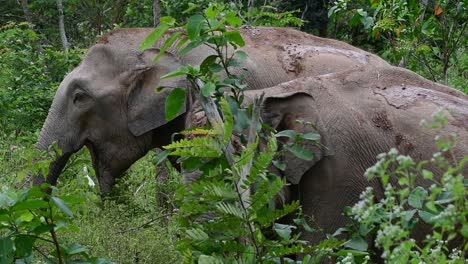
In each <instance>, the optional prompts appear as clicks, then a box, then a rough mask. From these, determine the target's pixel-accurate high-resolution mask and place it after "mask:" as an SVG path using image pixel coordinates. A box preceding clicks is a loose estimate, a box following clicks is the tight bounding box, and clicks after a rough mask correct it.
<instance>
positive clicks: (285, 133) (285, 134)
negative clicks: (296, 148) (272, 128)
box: [275, 130, 297, 139]
mask: <svg viewBox="0 0 468 264" xmlns="http://www.w3.org/2000/svg"><path fill="white" fill-rule="evenodd" d="M296 135H297V134H296V132H295V131H294V130H283V131H280V132H278V133H276V134H275V137H287V138H291V139H295V138H296Z"/></svg>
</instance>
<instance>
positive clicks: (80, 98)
mask: <svg viewBox="0 0 468 264" xmlns="http://www.w3.org/2000/svg"><path fill="white" fill-rule="evenodd" d="M86 97H87V95H86V94H85V93H84V92H77V93H75V95H74V96H73V103H74V104H76V103H80V102H83V101H84V99H86Z"/></svg>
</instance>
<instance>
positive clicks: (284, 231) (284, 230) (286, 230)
mask: <svg viewBox="0 0 468 264" xmlns="http://www.w3.org/2000/svg"><path fill="white" fill-rule="evenodd" d="M295 228H296V227H295V226H291V225H283V224H278V223H275V225H274V227H273V229H274V230H275V232H276V234H278V235H279V236H280V237H281V238H282V239H283V240H285V241H289V240H290V239H291V233H292V229H295Z"/></svg>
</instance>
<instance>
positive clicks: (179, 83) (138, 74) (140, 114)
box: [121, 51, 186, 136]
mask: <svg viewBox="0 0 468 264" xmlns="http://www.w3.org/2000/svg"><path fill="white" fill-rule="evenodd" d="M155 54H157V53H156V52H149V51H146V52H145V54H144V55H142V56H145V58H143V59H142V60H144V61H145V64H141V65H136V66H135V67H134V69H133V71H130V72H128V73H127V74H125V75H122V78H121V83H122V85H124V86H126V87H127V89H128V102H127V109H128V128H129V130H130V131H131V133H132V134H133V135H134V136H141V135H143V134H144V133H146V132H148V131H150V130H153V129H155V128H158V127H160V126H163V125H165V124H167V123H168V121H167V120H166V117H165V103H166V97H167V96H168V94H169V92H170V91H169V90H170V89H164V90H163V91H161V92H157V91H156V88H158V87H182V88H185V85H186V84H185V80H184V79H182V78H180V77H179V78H177V77H175V78H169V79H161V76H163V75H165V74H167V73H169V72H172V71H174V70H176V69H177V68H178V67H179V66H180V63H179V61H178V60H177V59H176V58H175V57H173V56H172V55H170V54H164V55H163V56H162V57H161V58H160V59H159V61H158V63H157V64H155V65H152V64H151V61H152V58H154V56H155ZM184 112H185V107H182V109H181V111H180V112H179V113H178V115H177V116H179V115H181V114H183V113H184Z"/></svg>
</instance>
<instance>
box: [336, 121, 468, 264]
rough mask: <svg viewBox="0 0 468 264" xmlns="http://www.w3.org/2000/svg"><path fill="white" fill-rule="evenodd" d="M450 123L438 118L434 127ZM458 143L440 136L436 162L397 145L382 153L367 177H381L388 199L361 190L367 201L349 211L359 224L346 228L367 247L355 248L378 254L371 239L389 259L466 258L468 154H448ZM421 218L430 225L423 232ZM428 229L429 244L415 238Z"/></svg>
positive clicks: (461, 260)
mask: <svg viewBox="0 0 468 264" xmlns="http://www.w3.org/2000/svg"><path fill="white" fill-rule="evenodd" d="M445 121H446V119H444V118H436V120H435V121H434V122H432V123H430V124H429V125H430V126H433V127H443V124H444V122H445ZM426 124H427V123H426ZM453 143H454V140H453V138H451V137H446V138H441V137H439V138H438V139H437V144H438V146H439V148H440V149H441V152H439V153H435V154H434V155H433V158H432V160H431V161H420V162H419V163H416V162H414V161H413V160H412V159H411V157H409V156H403V155H400V154H399V153H398V151H397V150H396V149H392V150H390V151H389V152H388V153H383V154H380V155H379V156H378V159H379V161H378V162H377V163H376V164H375V165H374V166H373V167H371V168H369V169H368V170H367V171H366V176H367V177H368V178H369V179H374V178H377V179H379V180H380V181H381V183H382V185H383V186H384V187H385V191H384V194H383V197H380V198H378V197H376V195H377V194H374V191H373V190H372V188H370V187H368V188H367V189H366V191H365V192H363V193H362V194H361V200H360V201H359V202H358V203H357V204H355V205H354V206H353V207H350V208H347V210H346V214H347V215H348V216H349V217H350V218H351V219H352V220H353V225H350V226H349V227H348V228H346V229H342V230H343V231H346V232H349V236H350V237H353V239H355V240H356V239H359V240H360V241H361V243H362V245H363V246H364V245H365V247H362V248H354V249H356V250H359V251H363V252H365V251H367V252H369V253H371V254H373V255H375V254H377V253H376V252H372V251H371V250H368V249H367V243H366V239H367V238H369V239H370V240H373V242H374V246H375V248H376V249H378V250H381V252H382V253H381V256H380V257H382V258H383V259H384V260H385V261H386V262H387V263H420V262H425V263H464V262H465V260H464V256H465V254H466V252H467V250H468V243H467V242H468V233H467V232H466V229H467V226H468V199H467V197H468V184H467V182H466V179H465V177H464V175H463V174H462V173H463V169H464V167H465V164H466V162H467V161H468V157H465V158H464V159H463V160H461V161H459V162H458V163H457V162H456V161H455V160H454V159H453V156H452V157H451V158H450V159H449V160H447V159H446V158H445V157H446V156H451V155H452V154H451V149H452V147H453ZM429 165H431V166H432V167H431V168H436V169H437V170H441V171H444V173H443V175H442V177H441V178H440V180H437V179H436V178H434V176H433V175H434V174H435V173H433V172H432V171H431V170H430V169H429V167H428V166H429ZM425 168H427V169H425ZM421 178H424V179H426V180H428V181H431V182H432V185H431V186H429V187H427V186H428V184H427V183H426V184H424V185H420V184H422V183H423V182H422V181H421V180H420V179H421ZM418 179H419V180H418ZM420 222H424V223H425V224H426V225H429V226H430V229H429V228H427V227H426V228H427V229H426V230H421V229H420V228H421V224H420ZM418 223H419V224H418ZM425 231H431V232H429V234H428V235H427V236H426V237H425V239H424V241H423V243H417V242H416V241H415V240H414V239H412V238H411V237H413V236H415V235H416V236H418V235H419V233H421V232H425ZM350 241H352V240H350ZM349 259H350V260H352V259H354V257H353V256H350V257H349ZM354 260H355V261H356V259H354Z"/></svg>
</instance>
